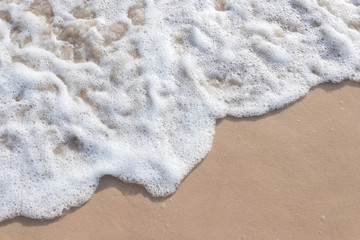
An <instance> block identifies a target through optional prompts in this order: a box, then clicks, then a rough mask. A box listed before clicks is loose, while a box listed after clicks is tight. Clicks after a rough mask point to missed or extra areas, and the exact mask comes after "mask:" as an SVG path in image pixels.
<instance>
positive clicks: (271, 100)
mask: <svg viewBox="0 0 360 240" xmlns="http://www.w3.org/2000/svg"><path fill="white" fill-rule="evenodd" d="M359 31H360V1H358V0H352V1H350V0H349V1H345V0H344V1H339V0H333V1H331V0H318V1H310V0H308V1H300V0H299V1H296V0H286V1H285V0H277V1H275V0H273V1H271V0H268V1H255V0H253V1H252V0H247V1H245V0H244V1H240V0H236V1H235V0H234V1H230V0H226V1H225V0H215V1H213V0H211V1H210V0H207V1H205V0H200V1H199V0H196V1H195V0H187V1H168V0H157V1H155V0H153V1H150V0H149V1H124V0H117V1H116V0H107V1H84V2H81V1H60V0H49V1H47V0H35V1H0V42H1V44H0V53H1V54H0V92H1V94H0V164H1V168H0V196H1V198H0V220H3V219H6V218H10V217H14V216H16V215H24V216H29V217H32V218H53V217H55V216H58V215H60V214H61V212H62V210H63V209H64V208H69V207H71V206H75V205H79V204H81V203H83V202H85V201H86V200H88V199H89V198H90V197H91V195H92V193H93V192H94V189H95V188H96V186H97V183H98V179H99V178H100V177H101V176H103V175H105V174H110V175H113V176H116V177H118V178H119V179H121V180H123V181H126V182H136V183H139V184H142V185H144V186H145V187H146V189H147V190H148V191H149V192H150V193H151V194H153V195H154V196H165V195H168V194H171V193H173V192H174V191H175V190H176V188H177V186H178V185H179V184H180V182H181V181H182V179H183V178H184V177H185V176H186V174H187V173H189V171H190V170H191V169H192V168H193V167H194V166H195V165H196V164H197V163H199V161H201V159H202V158H204V157H205V155H206V154H207V153H208V152H209V150H210V148H211V142H212V138H213V134H214V126H215V121H216V119H218V118H222V117H224V116H226V115H233V116H236V117H243V116H254V115H261V114H263V113H265V112H267V111H269V110H271V109H275V108H280V107H282V106H284V105H286V104H288V103H290V102H293V101H295V100H296V99H298V98H299V97H301V96H303V95H305V94H306V93H307V92H308V91H309V89H310V88H311V87H312V86H315V85H317V84H319V83H322V82H327V81H332V82H340V81H342V80H345V79H346V80H353V81H360V32H359Z"/></svg>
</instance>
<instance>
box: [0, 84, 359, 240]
mask: <svg viewBox="0 0 360 240" xmlns="http://www.w3.org/2000/svg"><path fill="white" fill-rule="evenodd" d="M359 143H360V84H355V83H349V82H347V83H344V84H339V85H331V84H325V85H321V86H319V87H316V88H315V89H314V90H312V91H311V92H310V93H309V94H308V95H307V96H306V97H305V98H303V99H302V100H300V101H298V102H296V103H295V104H292V105H291V106H289V107H287V108H285V109H281V110H277V111H274V112H271V113H269V114H267V115H265V116H263V117H255V118H249V119H243V120H236V119H232V118H228V119H226V120H223V121H219V123H218V126H217V127H216V136H215V140H214V144H213V149H212V151H211V152H210V154H209V155H208V156H207V157H206V159H204V160H203V162H202V163H201V164H200V165H199V166H198V167H197V168H196V169H195V170H194V171H193V172H192V173H191V174H190V175H189V176H188V177H187V178H186V179H185V180H184V182H183V183H182V184H181V186H180V187H179V189H178V191H177V192H176V193H175V194H174V195H172V196H170V197H168V198H166V199H154V198H151V197H150V196H149V195H148V194H147V193H146V192H145V190H144V189H143V188H142V187H139V186H137V185H133V184H124V183H121V182H120V181H118V180H116V179H114V178H112V177H104V178H103V179H102V181H101V183H100V186H99V188H98V191H97V193H96V194H95V195H94V196H93V198H92V199H91V200H90V201H89V202H88V203H87V204H85V205H84V206H82V207H80V208H76V209H72V210H71V211H69V212H67V213H66V214H64V216H62V217H60V218H58V219H55V220H52V221H38V220H30V219H26V218H22V217H18V218H15V219H13V220H8V221H5V222H3V223H0V239H2V240H6V239H274V240H276V239H292V240H296V239H312V240H314V239H341V240H347V239H360V148H359Z"/></svg>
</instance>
